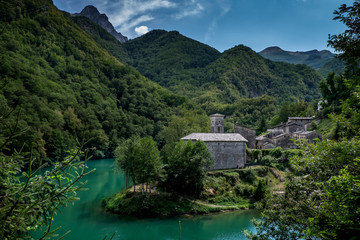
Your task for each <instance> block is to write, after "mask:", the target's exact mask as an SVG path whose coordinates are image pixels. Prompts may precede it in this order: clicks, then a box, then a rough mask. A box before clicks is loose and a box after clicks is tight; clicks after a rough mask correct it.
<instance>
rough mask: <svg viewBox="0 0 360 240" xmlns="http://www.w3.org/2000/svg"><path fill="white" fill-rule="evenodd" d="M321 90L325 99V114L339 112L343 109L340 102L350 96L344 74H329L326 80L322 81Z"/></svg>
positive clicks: (323, 103) (323, 104) (323, 105)
mask: <svg viewBox="0 0 360 240" xmlns="http://www.w3.org/2000/svg"><path fill="white" fill-rule="evenodd" d="M320 90H321V94H322V96H323V99H324V101H323V102H322V107H323V115H324V116H327V115H328V114H329V113H331V112H334V113H339V112H340V111H341V106H340V103H341V102H342V101H343V100H345V99H347V98H348V97H349V94H350V92H349V89H348V88H347V87H346V85H345V79H344V78H343V77H342V76H335V74H334V73H332V74H329V75H328V77H327V78H326V79H325V80H322V81H321V82H320Z"/></svg>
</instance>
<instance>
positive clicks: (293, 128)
mask: <svg viewBox="0 0 360 240" xmlns="http://www.w3.org/2000/svg"><path fill="white" fill-rule="evenodd" d="M312 121H313V118H312V117H289V118H288V121H287V122H286V123H283V124H280V125H278V126H275V127H274V128H273V129H268V133H267V134H265V135H262V136H259V137H257V138H256V148H258V149H269V148H274V147H281V148H283V149H286V148H295V147H296V146H295V144H294V142H293V139H296V140H297V139H307V140H308V141H309V142H311V143H313V142H314V141H313V140H314V139H315V138H319V139H321V134H320V133H317V132H316V131H308V129H309V127H310V125H311V122H312Z"/></svg>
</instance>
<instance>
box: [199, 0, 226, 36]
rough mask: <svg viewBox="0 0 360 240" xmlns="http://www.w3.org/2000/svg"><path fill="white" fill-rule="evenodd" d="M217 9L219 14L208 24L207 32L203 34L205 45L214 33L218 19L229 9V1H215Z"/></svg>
mask: <svg viewBox="0 0 360 240" xmlns="http://www.w3.org/2000/svg"><path fill="white" fill-rule="evenodd" d="M217 4H218V7H219V9H220V14H219V15H218V16H217V17H216V18H214V19H213V20H212V22H211V23H210V25H209V27H208V30H207V32H206V34H205V40H204V41H205V43H207V42H208V41H209V40H210V37H211V35H212V34H213V33H214V31H215V28H216V27H217V23H218V21H219V20H220V19H222V18H223V17H224V16H225V15H226V14H227V13H228V12H229V11H230V9H231V6H230V2H229V1H220V0H217Z"/></svg>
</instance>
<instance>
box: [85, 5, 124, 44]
mask: <svg viewBox="0 0 360 240" xmlns="http://www.w3.org/2000/svg"><path fill="white" fill-rule="evenodd" d="M79 15H82V16H85V17H88V18H89V19H90V20H91V21H93V22H94V23H96V24H98V25H100V26H101V27H102V28H104V29H105V30H106V31H107V32H109V33H110V34H111V35H113V36H114V37H115V38H116V39H117V40H118V41H119V42H122V43H123V42H126V41H127V40H128V38H127V37H125V36H124V35H122V34H121V33H119V32H117V31H116V30H115V28H114V26H113V25H112V24H111V23H110V22H109V18H108V17H107V16H106V14H104V13H102V14H100V12H99V10H98V9H97V8H96V7H94V6H93V5H88V6H86V7H85V8H84V9H83V10H82V11H81V12H80V13H79Z"/></svg>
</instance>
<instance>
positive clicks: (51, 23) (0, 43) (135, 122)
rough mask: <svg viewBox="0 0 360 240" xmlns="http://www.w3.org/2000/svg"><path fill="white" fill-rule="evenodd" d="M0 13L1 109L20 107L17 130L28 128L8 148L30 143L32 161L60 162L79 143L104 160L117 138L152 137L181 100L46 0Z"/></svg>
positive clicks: (4, 4)
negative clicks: (142, 73)
mask: <svg viewBox="0 0 360 240" xmlns="http://www.w3.org/2000/svg"><path fill="white" fill-rule="evenodd" d="M0 9H1V11H2V12H3V13H4V14H1V18H0V27H1V29H2V30H1V35H0V74H1V79H0V102H1V109H2V110H3V109H4V112H5V111H8V110H10V109H14V108H16V107H21V108H22V109H23V111H22V114H23V117H22V118H21V120H20V121H19V125H20V126H21V127H23V128H27V127H28V128H29V130H28V131H27V132H26V134H24V135H22V136H21V137H20V138H18V139H16V140H14V141H12V142H11V148H12V149H16V150H18V151H19V150H20V149H22V148H23V149H24V151H30V148H31V145H32V144H34V147H33V155H34V156H35V157H36V158H37V159H39V160H45V161H53V160H54V161H60V160H62V159H64V157H65V156H66V151H67V150H69V149H72V148H75V147H76V143H77V141H80V142H86V146H84V147H86V148H89V149H90V154H92V155H93V156H94V158H102V157H109V156H112V152H113V150H114V149H115V148H116V146H117V145H118V144H119V143H120V141H121V140H122V139H127V138H129V137H131V136H133V135H139V136H152V137H154V138H155V137H156V136H157V135H158V133H159V132H160V131H161V129H162V127H163V125H164V123H165V122H166V121H167V118H168V117H170V116H171V115H173V114H174V112H175V108H177V107H179V108H181V107H180V105H182V104H183V103H186V102H187V101H188V100H187V99H186V98H185V97H182V96H177V95H174V94H172V93H170V92H169V91H168V90H165V89H164V88H162V87H160V86H158V85H157V84H154V83H152V82H150V81H149V80H148V79H146V78H145V77H143V76H141V75H140V74H139V72H137V71H136V70H134V69H133V68H132V67H129V66H126V65H124V64H123V63H122V62H120V61H119V60H118V59H116V58H115V57H113V56H112V55H110V53H109V52H108V51H106V50H104V49H103V48H101V47H100V45H98V44H97V43H96V42H95V41H94V40H93V39H91V37H90V36H89V35H88V34H87V33H86V32H85V31H83V30H81V29H80V28H79V27H78V26H77V25H76V24H75V23H74V22H73V21H72V20H71V16H70V14H67V13H65V12H61V11H59V10H58V9H56V7H55V6H54V5H53V4H52V3H51V1H47V0H16V1H10V2H9V1H1V2H0ZM85 25H86V24H85ZM98 31H99V34H101V32H102V31H100V30H99V29H98ZM94 34H95V33H94ZM112 40H113V39H109V41H112ZM119 54H120V53H118V55H116V56H118V57H119V58H122V57H121V56H120V55H121V54H120V55H119ZM184 108H186V107H184Z"/></svg>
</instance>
